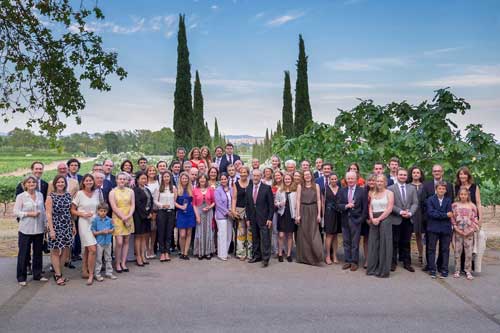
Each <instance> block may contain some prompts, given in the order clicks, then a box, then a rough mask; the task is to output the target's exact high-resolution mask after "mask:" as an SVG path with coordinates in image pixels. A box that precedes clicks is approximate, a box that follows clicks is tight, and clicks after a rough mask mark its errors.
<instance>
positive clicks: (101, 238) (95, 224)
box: [91, 216, 115, 245]
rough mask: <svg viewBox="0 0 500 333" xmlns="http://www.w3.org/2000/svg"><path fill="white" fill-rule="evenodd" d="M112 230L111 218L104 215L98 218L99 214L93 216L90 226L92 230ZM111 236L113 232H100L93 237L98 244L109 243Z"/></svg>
mask: <svg viewBox="0 0 500 333" xmlns="http://www.w3.org/2000/svg"><path fill="white" fill-rule="evenodd" d="M109 229H111V230H114V229H115V228H114V226H113V223H112V220H111V218H109V217H108V216H106V217H105V218H103V219H102V218H100V217H99V216H96V217H94V219H93V220H92V227H91V230H92V232H97V231H103V230H109ZM112 237H113V234H112V233H111V234H101V235H97V236H95V239H96V241H97V244H99V245H109V244H111V238H112Z"/></svg>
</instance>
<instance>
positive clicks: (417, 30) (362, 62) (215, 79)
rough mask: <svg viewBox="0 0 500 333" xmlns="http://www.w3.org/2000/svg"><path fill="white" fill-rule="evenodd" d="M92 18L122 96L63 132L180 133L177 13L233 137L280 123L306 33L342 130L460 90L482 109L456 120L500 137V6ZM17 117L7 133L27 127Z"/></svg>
mask: <svg viewBox="0 0 500 333" xmlns="http://www.w3.org/2000/svg"><path fill="white" fill-rule="evenodd" d="M99 6H100V7H101V9H102V10H103V11H104V15H105V17H106V18H105V20H104V21H99V22H95V21H91V22H89V29H94V30H95V31H97V32H98V33H99V34H101V35H102V37H103V40H104V46H105V47H106V48H107V49H110V50H115V51H116V52H118V60H119V63H120V65H121V66H123V67H125V69H126V70H127V71H128V77H127V78H126V79H125V80H124V81H118V80H116V79H112V80H111V82H112V90H111V91H110V92H108V93H97V92H93V91H89V90H87V89H85V96H86V101H87V106H86V108H85V110H83V111H82V112H81V116H82V124H81V125H77V124H76V122H75V121H74V119H68V120H67V129H66V130H65V131H64V134H69V133H74V132H81V131H87V132H91V133H93V132H104V131H107V130H121V129H127V130H133V129H151V130H157V129H160V128H161V127H165V126H166V127H172V122H173V108H174V104H173V96H174V89H175V74H176V61H177V60H176V59H177V28H178V15H179V13H185V14H186V25H187V38H188V46H189V52H190V63H191V69H192V76H193V78H194V73H195V70H198V71H199V73H200V78H201V83H202V89H203V96H204V104H205V119H206V120H207V121H208V122H209V125H210V127H211V129H213V122H214V118H215V117H217V120H218V123H219V128H220V129H221V131H222V132H223V133H224V134H226V135H237V134H248V135H255V136H262V135H263V134H264V132H265V129H266V127H269V128H272V129H274V128H275V127H276V122H277V121H278V119H280V118H281V110H282V94H283V77H284V73H283V71H285V70H289V71H290V72H291V78H292V89H294V86H295V79H296V61H297V56H298V36H299V34H302V36H303V38H304V40H305V46H306V53H307V55H308V75H309V87H310V98H311V106H312V113H313V118H314V120H315V121H319V122H326V123H333V121H334V119H335V116H336V115H337V114H338V109H339V108H340V109H350V108H352V107H354V106H355V105H357V104H358V102H359V101H358V98H361V99H373V100H374V102H375V103H378V104H386V103H389V102H392V101H403V100H406V101H408V102H410V103H415V104H416V103H420V102H421V101H424V100H431V99H432V97H433V96H434V91H435V90H436V89H439V88H444V87H450V89H451V91H452V92H453V93H454V94H456V95H457V96H459V97H463V98H465V99H466V100H467V101H468V102H470V103H471V105H472V110H470V111H469V112H468V114H466V115H465V116H460V117H454V118H453V119H454V120H455V121H456V122H457V123H458V124H459V126H460V127H462V128H463V127H465V126H466V125H467V124H469V123H481V124H483V125H484V129H485V130H486V131H487V132H491V133H494V134H495V135H496V137H497V139H498V138H500V121H498V120H500V38H499V36H500V1H496V0H475V1H469V0H455V1H451V0H441V1H428V0H419V1H399V0H395V1H389V0H387V1H385V0H331V1H326V0H325V1H320V0H316V1H294V0H288V1H278V0H262V1H260V0H218V1H217V0H214V1H204V0H194V1H193V0H182V1H178V0H169V1H162V0H148V1H132V0H110V1H100V2H99ZM22 121H23V119H21V118H18V119H15V120H14V121H11V122H10V123H8V124H1V125H0V132H7V131H9V130H11V129H13V128H14V127H15V126H22Z"/></svg>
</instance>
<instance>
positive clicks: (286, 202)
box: [275, 173, 297, 262]
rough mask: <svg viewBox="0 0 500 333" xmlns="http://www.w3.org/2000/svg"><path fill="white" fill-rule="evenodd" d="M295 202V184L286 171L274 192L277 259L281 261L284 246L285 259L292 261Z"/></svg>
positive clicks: (295, 227) (295, 228)
mask: <svg viewBox="0 0 500 333" xmlns="http://www.w3.org/2000/svg"><path fill="white" fill-rule="evenodd" d="M296 204H297V185H296V184H295V183H294V182H293V176H292V175H291V174H289V173H286V174H285V175H284V176H283V182H282V183H281V185H280V187H279V189H278V192H276V199H275V205H276V207H277V208H278V212H277V213H278V226H277V228H278V232H279V238H278V260H279V262H283V252H284V251H285V239H286V240H287V244H286V245H287V246H286V251H287V253H286V260H287V261H288V262H292V247H293V233H294V232H295V231H296V230H297V226H296V225H295V213H296Z"/></svg>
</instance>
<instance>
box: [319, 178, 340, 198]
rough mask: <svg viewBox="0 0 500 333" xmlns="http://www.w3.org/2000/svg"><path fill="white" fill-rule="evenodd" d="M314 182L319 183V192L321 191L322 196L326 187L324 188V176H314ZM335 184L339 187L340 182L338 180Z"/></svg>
mask: <svg viewBox="0 0 500 333" xmlns="http://www.w3.org/2000/svg"><path fill="white" fill-rule="evenodd" d="M315 182H316V184H318V185H319V192H320V193H321V196H324V195H325V191H326V188H325V176H321V177H319V178H316V179H315ZM337 185H338V186H339V187H341V184H340V181H339V180H338V181H337Z"/></svg>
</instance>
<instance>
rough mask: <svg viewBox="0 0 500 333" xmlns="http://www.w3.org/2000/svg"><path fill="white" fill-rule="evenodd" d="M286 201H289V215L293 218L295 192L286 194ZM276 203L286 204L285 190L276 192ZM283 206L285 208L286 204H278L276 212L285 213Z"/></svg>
mask: <svg viewBox="0 0 500 333" xmlns="http://www.w3.org/2000/svg"><path fill="white" fill-rule="evenodd" d="M288 199H289V200H288V202H289V205H290V215H291V216H292V219H294V218H295V206H297V192H290V194H289V195H288ZM275 201H276V202H277V203H280V204H281V203H282V204H286V192H284V191H281V190H278V192H276V200H275ZM285 208H286V205H285V206H280V207H279V208H278V214H279V215H280V216H282V215H283V214H284V213H285Z"/></svg>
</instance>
